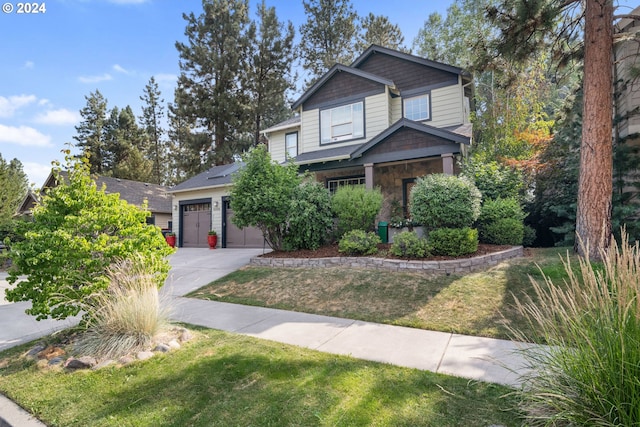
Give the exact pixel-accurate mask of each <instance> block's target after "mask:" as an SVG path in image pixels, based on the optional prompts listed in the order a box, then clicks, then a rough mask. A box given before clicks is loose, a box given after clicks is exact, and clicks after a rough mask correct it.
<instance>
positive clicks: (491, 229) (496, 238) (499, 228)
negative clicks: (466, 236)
mask: <svg viewBox="0 0 640 427" xmlns="http://www.w3.org/2000/svg"><path fill="white" fill-rule="evenodd" d="M481 236H482V238H481V241H482V242H483V243H489V244H491V245H521V244H522V239H523V238H524V225H523V224H522V221H518V220H517V219H513V218H505V219H500V220H498V221H495V222H491V223H489V224H487V225H485V226H484V227H483V228H482V231H481Z"/></svg>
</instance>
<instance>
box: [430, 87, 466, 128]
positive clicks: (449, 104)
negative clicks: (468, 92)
mask: <svg viewBox="0 0 640 427" xmlns="http://www.w3.org/2000/svg"><path fill="white" fill-rule="evenodd" d="M462 105H463V104H462V86H461V85H452V86H447V87H443V88H440V89H434V90H432V91H431V116H432V117H431V121H430V122H427V123H428V124H429V125H431V126H435V127H445V126H452V125H458V124H461V123H463V122H464V120H463V106H462Z"/></svg>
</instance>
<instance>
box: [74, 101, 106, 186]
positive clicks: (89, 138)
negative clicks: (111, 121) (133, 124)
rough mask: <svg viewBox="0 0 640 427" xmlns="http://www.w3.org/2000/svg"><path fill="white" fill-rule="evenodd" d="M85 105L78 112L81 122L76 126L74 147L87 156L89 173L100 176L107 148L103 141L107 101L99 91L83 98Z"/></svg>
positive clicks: (102, 171) (103, 169)
mask: <svg viewBox="0 0 640 427" xmlns="http://www.w3.org/2000/svg"><path fill="white" fill-rule="evenodd" d="M85 99H86V100H87V105H85V106H84V108H82V110H80V115H81V116H82V122H80V124H79V125H78V126H76V132H77V135H76V136H74V137H73V139H75V140H76V141H78V143H77V144H76V146H77V147H78V148H80V149H81V150H82V151H83V152H84V153H88V154H89V164H90V168H91V173H95V174H98V175H101V174H103V173H104V171H105V169H106V168H105V158H106V157H107V153H106V151H107V148H106V146H105V141H104V127H105V124H106V121H107V100H106V99H105V98H104V96H102V94H101V93H100V91H99V90H96V91H95V92H91V93H90V94H89V96H85Z"/></svg>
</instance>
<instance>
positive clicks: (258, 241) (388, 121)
mask: <svg viewBox="0 0 640 427" xmlns="http://www.w3.org/2000/svg"><path fill="white" fill-rule="evenodd" d="M471 81H472V80H471V76H470V75H469V74H468V73H466V72H465V71H464V70H462V69H460V68H457V67H453V66H450V65H446V64H442V63H438V62H434V61H430V60H427V59H424V58H420V57H418V56H414V55H410V54H407V53H403V52H399V51H396V50H392V49H388V48H383V47H380V46H375V45H373V46H371V47H370V48H369V49H367V50H366V51H365V52H364V53H363V54H362V55H360V57H359V58H358V59H356V60H355V61H354V63H353V64H351V65H350V66H346V65H340V64H338V65H335V66H334V67H333V68H331V70H329V71H328V72H327V73H326V74H325V75H324V76H322V77H321V78H320V79H319V80H318V81H317V82H316V83H315V84H314V85H313V86H311V87H310V88H309V89H308V90H307V91H306V92H305V93H304V94H303V95H302V96H301V97H300V98H299V99H298V100H297V101H295V102H294V104H293V105H292V109H293V111H294V113H295V117H293V118H291V119H289V120H286V121H284V122H282V123H279V124H277V125H275V126H272V127H270V128H268V129H265V130H264V131H263V134H264V136H265V137H266V138H267V139H268V145H269V152H270V154H271V157H272V159H274V160H275V161H277V162H284V161H287V160H288V159H293V161H294V162H295V163H296V164H298V165H299V166H300V172H305V171H310V172H313V173H314V174H315V176H316V178H317V179H318V180H319V181H320V182H323V183H324V184H325V185H326V187H327V188H328V189H329V191H331V192H333V191H335V190H336V189H337V188H338V187H339V186H341V185H354V184H364V185H366V186H367V187H369V188H373V187H380V188H381V190H382V193H383V195H384V197H385V202H386V203H385V206H384V208H383V212H382V213H381V218H383V219H384V218H386V219H387V220H388V219H389V211H390V205H391V203H392V201H394V200H395V201H396V202H397V203H399V204H401V205H402V206H404V208H405V210H406V207H407V205H408V199H409V191H410V189H411V185H412V184H413V182H415V180H416V178H417V177H420V176H424V175H427V174H430V173H448V174H453V173H455V172H456V159H457V158H458V157H459V156H461V155H463V154H464V152H465V150H466V148H467V147H468V146H469V145H470V144H471V124H470V123H469V112H470V103H471V98H472V93H471V92H472V87H471ZM239 167H240V165H238V164H235V165H225V166H216V167H214V168H211V169H210V170H208V171H206V172H204V173H202V174H200V175H197V176H195V177H193V178H191V179H190V180H187V181H185V182H183V183H181V184H179V185H177V186H175V187H173V188H172V189H170V191H169V192H170V193H171V194H173V207H174V211H173V224H174V231H176V232H177V233H178V244H179V246H203V247H206V231H207V230H208V229H215V230H216V231H217V232H218V234H221V236H222V239H221V240H222V246H223V247H238V246H245V247H249V246H253V247H256V246H258V247H261V246H262V244H263V241H262V238H261V234H260V232H259V231H257V230H251V229H245V230H238V229H237V228H235V227H234V226H233V224H232V223H231V221H230V217H231V216H232V212H231V210H230V207H229V201H228V194H229V190H230V188H231V185H232V183H231V175H232V174H233V172H235V171H236V170H238V168H239ZM181 236H182V237H181Z"/></svg>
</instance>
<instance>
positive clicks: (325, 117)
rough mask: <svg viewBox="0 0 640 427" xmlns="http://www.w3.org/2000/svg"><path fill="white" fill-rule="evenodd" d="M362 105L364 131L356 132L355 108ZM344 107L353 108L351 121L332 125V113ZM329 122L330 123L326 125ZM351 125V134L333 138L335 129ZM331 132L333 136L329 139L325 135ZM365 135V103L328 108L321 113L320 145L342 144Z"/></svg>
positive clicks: (359, 102)
mask: <svg viewBox="0 0 640 427" xmlns="http://www.w3.org/2000/svg"><path fill="white" fill-rule="evenodd" d="M358 104H360V109H361V111H362V119H361V121H362V131H361V132H354V123H355V122H356V121H357V120H355V119H354V113H353V108H354V106H355V105H358ZM344 107H351V120H348V121H343V122H340V123H331V115H332V112H333V111H335V110H337V109H339V108H344ZM326 122H328V123H326ZM349 124H350V125H351V132H350V133H345V134H341V135H337V136H333V134H332V133H331V132H332V130H333V128H335V127H338V126H344V125H349ZM326 131H329V132H330V133H331V134H330V135H329V136H328V137H327V136H326V135H325V134H324V133H325V132H326ZM364 135H365V118H364V101H358V102H353V103H350V104H344V105H338V106H335V107H332V108H327V109H324V110H321V111H320V144H321V145H322V144H331V143H332V142H342V141H348V140H351V139H359V138H364Z"/></svg>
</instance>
